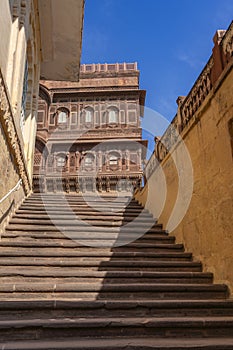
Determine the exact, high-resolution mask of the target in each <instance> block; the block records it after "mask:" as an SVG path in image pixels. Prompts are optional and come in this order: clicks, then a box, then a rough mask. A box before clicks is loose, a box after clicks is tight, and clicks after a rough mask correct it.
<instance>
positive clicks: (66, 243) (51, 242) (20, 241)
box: [0, 232, 175, 247]
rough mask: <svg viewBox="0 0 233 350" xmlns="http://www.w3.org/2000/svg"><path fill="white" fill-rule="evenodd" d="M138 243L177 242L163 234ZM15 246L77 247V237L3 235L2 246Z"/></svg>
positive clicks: (107, 237)
mask: <svg viewBox="0 0 233 350" xmlns="http://www.w3.org/2000/svg"><path fill="white" fill-rule="evenodd" d="M15 237H17V241H16V240H15ZM92 237H93V235H91V234H85V233H84V232H83V233H81V232H80V233H79V234H77V236H76V240H77V241H79V240H87V239H88V240H89V239H90V238H92ZM118 237H119V235H114V234H110V235H107V234H102V235H101V236H100V237H98V238H99V239H103V240H113V239H117V238H118ZM124 239H125V240H126V239H127V240H128V241H130V240H131V239H134V237H133V236H132V235H127V236H126V235H125V236H124ZM135 242H137V243H155V244H156V243H159V244H163V243H169V244H171V243H172V244H173V243H174V242H175V237H170V236H162V235H148V236H147V235H145V236H142V237H141V238H139V239H138V240H137V241H135ZM1 246H2V247H15V246H32V247H33V246H42V247H44V246H45V247H46V246H47V247H76V246H77V243H76V241H75V237H74V236H73V239H69V238H68V237H67V239H65V238H64V237H60V238H50V239H49V238H47V237H45V236H44V237H43V238H39V239H38V238H37V239H36V238H35V237H31V236H27V237H25V236H20V235H17V236H14V237H12V238H9V236H8V238H6V237H5V236H3V237H2V240H1V241H0V247H1Z"/></svg>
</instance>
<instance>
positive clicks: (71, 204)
mask: <svg viewBox="0 0 233 350" xmlns="http://www.w3.org/2000/svg"><path fill="white" fill-rule="evenodd" d="M25 207H30V208H38V207H39V208H41V207H46V208H59V209H60V210H62V209H67V208H78V209H82V208H88V209H89V210H100V209H102V210H103V209H104V210H103V211H110V212H111V211H115V210H119V211H126V212H127V211H128V210H136V211H142V212H144V211H145V209H144V208H143V207H142V206H140V205H138V204H130V203H129V204H128V205H121V204H120V203H119V204H118V203H115V204H114V203H111V204H109V203H98V202H93V203H86V202H83V203H78V202H65V201H61V202H60V203H59V202H54V203H52V202H35V201H29V200H27V201H25V202H24V203H22V205H21V208H25Z"/></svg>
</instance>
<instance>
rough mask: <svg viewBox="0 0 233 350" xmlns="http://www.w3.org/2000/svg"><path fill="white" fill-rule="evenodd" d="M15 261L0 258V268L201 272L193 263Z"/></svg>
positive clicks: (70, 259) (73, 259) (63, 259)
mask: <svg viewBox="0 0 233 350" xmlns="http://www.w3.org/2000/svg"><path fill="white" fill-rule="evenodd" d="M15 256H16V257H17V259H12V256H6V257H0V266H21V265H22V266H23V265H24V266H54V267H61V266H66V267H79V269H85V270H86V269H87V267H88V269H90V268H91V269H93V270H98V271H116V270H117V271H119V270H121V269H122V270H124V271H141V269H143V271H170V272H172V271H191V272H201V271H202V264H201V263H200V262H194V261H171V260H170V259H169V261H163V260H157V261H125V259H124V260H118V261H106V262H105V261H103V262H102V263H101V264H98V263H97V262H96V261H95V260H93V261H91V262H90V261H89V262H87V261H85V262H81V261H77V257H72V256H69V257H60V256H57V257H56V256H55V257H49V256H46V255H45V256H44V257H39V256H35V257H31V259H28V257H27V256H25V257H22V255H21V254H19V255H18V256H17V255H15Z"/></svg>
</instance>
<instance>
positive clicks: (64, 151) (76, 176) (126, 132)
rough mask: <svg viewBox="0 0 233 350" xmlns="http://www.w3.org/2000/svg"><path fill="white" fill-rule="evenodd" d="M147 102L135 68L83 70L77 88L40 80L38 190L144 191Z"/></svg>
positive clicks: (131, 65)
mask: <svg viewBox="0 0 233 350" xmlns="http://www.w3.org/2000/svg"><path fill="white" fill-rule="evenodd" d="M144 99H145V91H142V90H139V71H138V70H137V66H136V64H135V63H127V64H108V65H106V64H105V65H96V64H93V65H82V66H81V74H80V81H79V82H78V83H72V82H51V81H41V86H40V100H39V106H38V120H37V125H38V126H37V137H36V151H35V158H34V178H33V180H34V181H33V183H34V191H48V192H51V191H52V192H56V191H65V192H79V191H81V192H86V191H87V192H89V191H99V192H102V191H103V192H110V191H116V190H119V191H124V190H127V191H128V190H130V189H133V188H135V187H137V186H139V185H140V183H141V179H142V171H143V170H142V163H143V159H144V158H145V156H146V147H147V142H146V141H143V140H142V129H141V127H140V117H141V116H142V114H143V106H144Z"/></svg>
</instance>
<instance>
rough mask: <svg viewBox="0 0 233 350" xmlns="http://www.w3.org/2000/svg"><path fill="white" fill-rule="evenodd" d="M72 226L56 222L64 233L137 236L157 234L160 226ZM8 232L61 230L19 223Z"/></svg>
mask: <svg viewBox="0 0 233 350" xmlns="http://www.w3.org/2000/svg"><path fill="white" fill-rule="evenodd" d="M69 224H72V225H69V226H68V225H67V223H65V222H62V221H61V223H60V224H59V225H58V223H57V222H56V225H57V226H59V228H61V229H62V231H64V232H65V231H77V229H79V230H80V228H81V227H84V228H85V232H100V233H102V232H121V233H122V232H124V233H130V232H132V233H136V234H138V233H139V234H141V233H142V234H144V233H146V232H150V233H151V232H157V231H158V226H157V225H155V226H154V227H151V226H150V225H148V226H146V225H145V224H142V225H137V224H136V223H132V224H130V225H127V226H125V227H116V226H115V227H114V226H112V227H110V226H109V227H107V226H106V227H103V226H94V225H91V224H88V223H86V222H84V221H81V220H80V222H79V224H78V225H77V224H76V223H75V222H74V223H70V222H69ZM6 231H27V232H28V231H55V232H60V230H59V229H58V228H57V227H56V226H54V225H52V224H50V225H49V223H47V224H45V225H42V224H38V225H33V224H28V225H25V224H24V223H17V224H13V223H11V224H9V225H8V226H7V228H6Z"/></svg>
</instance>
